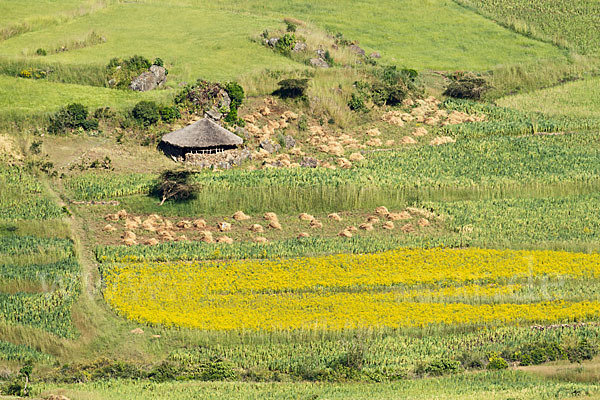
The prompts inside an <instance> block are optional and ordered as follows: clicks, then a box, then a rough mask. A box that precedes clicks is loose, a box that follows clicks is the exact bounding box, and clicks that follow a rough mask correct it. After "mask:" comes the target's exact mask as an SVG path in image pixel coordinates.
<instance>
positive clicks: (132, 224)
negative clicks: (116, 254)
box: [125, 219, 139, 230]
mask: <svg viewBox="0 0 600 400" xmlns="http://www.w3.org/2000/svg"><path fill="white" fill-rule="evenodd" d="M138 227H139V224H138V223H137V222H135V221H134V220H132V219H127V220H125V229H129V230H134V229H137V228H138Z"/></svg>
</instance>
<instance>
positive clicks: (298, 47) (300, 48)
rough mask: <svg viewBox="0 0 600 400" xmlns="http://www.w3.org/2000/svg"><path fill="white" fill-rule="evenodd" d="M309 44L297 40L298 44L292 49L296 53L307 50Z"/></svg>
mask: <svg viewBox="0 0 600 400" xmlns="http://www.w3.org/2000/svg"><path fill="white" fill-rule="evenodd" d="M307 47H308V46H307V45H306V43H304V42H296V45H295V46H294V48H293V49H292V51H293V52H294V53H299V52H301V51H305V50H306V48H307Z"/></svg>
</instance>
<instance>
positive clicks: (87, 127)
mask: <svg viewBox="0 0 600 400" xmlns="http://www.w3.org/2000/svg"><path fill="white" fill-rule="evenodd" d="M80 126H81V128H82V129H83V130H84V131H97V130H98V120H97V119H86V120H85V121H83V122H82V123H81V125H80Z"/></svg>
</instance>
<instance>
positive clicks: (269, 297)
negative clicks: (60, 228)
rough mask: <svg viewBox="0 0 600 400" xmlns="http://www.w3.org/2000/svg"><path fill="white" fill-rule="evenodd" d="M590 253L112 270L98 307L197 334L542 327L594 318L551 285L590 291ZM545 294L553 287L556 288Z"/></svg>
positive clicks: (447, 252)
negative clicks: (532, 324)
mask: <svg viewBox="0 0 600 400" xmlns="http://www.w3.org/2000/svg"><path fill="white" fill-rule="evenodd" d="M599 277H600V255H599V254H589V255H588V254H575V253H567V252H552V251H514V250H482V249H459V250H457V249H440V248H436V249H428V250H421V249H416V250H415V249H401V250H395V251H389V252H383V253H378V254H361V255H347V254H342V255H331V256H323V257H312V258H311V257H305V258H295V259H280V260H266V261H265V260H240V261H227V262H170V263H119V264H114V265H110V266H107V267H106V268H105V270H104V271H103V278H104V284H105V289H104V296H105V298H106V300H107V301H108V303H109V304H110V305H111V306H112V307H113V308H114V309H116V310H117V311H118V312H119V313H121V314H122V315H124V316H126V317H128V318H130V319H134V320H137V321H140V322H145V323H159V324H165V325H175V326H182V327H193V328H200V329H207V330H232V329H253V330H254V329H256V330H285V329H326V330H341V329H350V328H364V327H409V326H425V325H436V324H452V325H456V324H480V323H485V324H490V323H499V324H501V323H510V322H517V323H520V322H553V321H563V320H581V319H590V318H592V319H593V318H597V317H599V316H600V299H598V300H599V301H596V299H588V298H585V299H581V298H569V297H567V298H564V296H562V295H561V294H560V293H562V292H563V291H556V293H555V292H553V291H552V290H549V289H548V288H546V287H544V285H545V284H547V283H548V282H550V281H553V282H559V283H560V284H561V285H567V286H569V288H570V289H571V290H566V291H564V293H578V292H579V290H578V289H579V288H578V287H577V285H583V284H585V285H587V286H589V285H590V282H596V281H597V280H598V278H599ZM555 286H556V284H555Z"/></svg>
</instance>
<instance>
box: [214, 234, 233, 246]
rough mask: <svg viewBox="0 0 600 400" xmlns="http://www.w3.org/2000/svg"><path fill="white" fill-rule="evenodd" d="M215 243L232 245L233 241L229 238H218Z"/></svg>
mask: <svg viewBox="0 0 600 400" xmlns="http://www.w3.org/2000/svg"><path fill="white" fill-rule="evenodd" d="M217 243H225V244H232V243H233V239H232V238H230V237H229V236H220V237H218V238H217Z"/></svg>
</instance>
